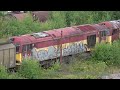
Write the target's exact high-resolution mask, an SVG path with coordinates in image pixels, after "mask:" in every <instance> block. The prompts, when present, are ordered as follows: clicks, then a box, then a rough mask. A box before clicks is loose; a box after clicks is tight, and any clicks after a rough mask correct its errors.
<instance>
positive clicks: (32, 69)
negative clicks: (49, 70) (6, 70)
mask: <svg viewBox="0 0 120 90" xmlns="http://www.w3.org/2000/svg"><path fill="white" fill-rule="evenodd" d="M18 74H19V75H20V76H21V77H25V78H28V79H35V78H39V77H40V76H41V74H42V70H41V67H40V64H39V63H38V62H37V61H35V60H23V62H22V65H21V67H20V68H19V70H18Z"/></svg>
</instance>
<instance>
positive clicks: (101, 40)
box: [99, 31, 106, 42]
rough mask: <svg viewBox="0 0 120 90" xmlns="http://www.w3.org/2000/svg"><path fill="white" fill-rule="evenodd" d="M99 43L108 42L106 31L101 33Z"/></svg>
mask: <svg viewBox="0 0 120 90" xmlns="http://www.w3.org/2000/svg"><path fill="white" fill-rule="evenodd" d="M99 42H106V31H100V34H99Z"/></svg>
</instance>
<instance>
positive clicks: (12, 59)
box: [0, 20, 120, 68]
mask: <svg viewBox="0 0 120 90" xmlns="http://www.w3.org/2000/svg"><path fill="white" fill-rule="evenodd" d="M119 38H120V20H114V21H106V22H101V23H98V24H85V25H78V26H71V27H65V28H60V29H54V30H49V31H43V32H38V33H33V34H26V35H21V36H13V37H10V38H9V44H6V45H5V46H3V45H0V53H1V54H0V56H1V57H2V58H0V62H1V64H3V65H6V66H7V67H8V68H10V67H14V66H16V65H17V64H20V63H22V60H24V59H26V58H30V59H31V58H32V59H33V60H37V61H39V62H46V61H49V60H54V59H56V58H60V57H61V56H62V57H66V56H70V55H75V54H78V53H85V52H88V51H90V50H91V49H92V48H93V47H94V46H95V44H96V43H101V42H104V43H112V42H113V41H114V40H117V39H119Z"/></svg>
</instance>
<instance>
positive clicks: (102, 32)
mask: <svg viewBox="0 0 120 90" xmlns="http://www.w3.org/2000/svg"><path fill="white" fill-rule="evenodd" d="M107 33H108V32H107V31H100V36H101V37H104V36H107Z"/></svg>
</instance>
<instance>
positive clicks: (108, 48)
mask: <svg viewBox="0 0 120 90" xmlns="http://www.w3.org/2000/svg"><path fill="white" fill-rule="evenodd" d="M119 47H120V41H115V42H113V43H112V44H111V45H110V44H105V43H101V44H99V45H96V47H95V49H94V51H93V52H92V57H93V58H94V59H95V60H98V61H104V62H106V63H107V65H111V64H113V65H120V55H119V53H120V48H119Z"/></svg>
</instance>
